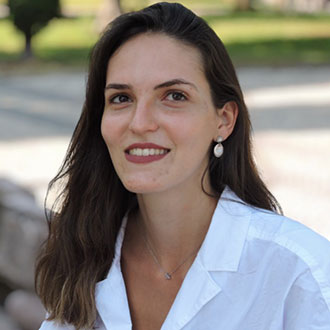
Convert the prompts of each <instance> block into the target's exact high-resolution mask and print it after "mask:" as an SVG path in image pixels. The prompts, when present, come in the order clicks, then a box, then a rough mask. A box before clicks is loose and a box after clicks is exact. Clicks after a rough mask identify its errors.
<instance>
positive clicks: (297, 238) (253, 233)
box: [248, 206, 330, 274]
mask: <svg viewBox="0 0 330 330" xmlns="http://www.w3.org/2000/svg"><path fill="white" fill-rule="evenodd" d="M248 207H249V206H248ZM250 208H251V222H250V227H249V232H248V239H258V240H263V241H267V242H269V243H273V244H276V245H279V246H281V247H282V248H284V249H285V250H287V251H288V253H289V254H294V255H297V256H298V257H299V258H301V259H302V260H304V261H305V262H306V263H307V264H308V265H309V266H312V265H313V264H315V263H317V264H319V265H322V266H324V267H325V269H326V270H327V274H330V242H329V241H328V240H327V239H326V238H325V237H323V236H321V235H320V234H318V233H316V232H315V231H313V230H312V229H310V228H308V227H307V226H305V225H303V224H302V223H299V222H298V221H295V220H292V219H290V218H287V217H285V216H282V215H279V214H277V213H274V212H270V211H267V210H262V209H257V208H252V207H250Z"/></svg>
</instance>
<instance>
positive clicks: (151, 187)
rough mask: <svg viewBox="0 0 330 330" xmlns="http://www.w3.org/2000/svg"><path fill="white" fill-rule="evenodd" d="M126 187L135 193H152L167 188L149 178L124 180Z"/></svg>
mask: <svg viewBox="0 0 330 330" xmlns="http://www.w3.org/2000/svg"><path fill="white" fill-rule="evenodd" d="M122 182H123V185H124V187H125V188H126V189H127V190H128V191H130V192H132V193H135V194H150V193H156V192H161V191H163V190H165V187H164V186H162V185H161V184H160V183H159V182H155V181H153V182H148V181H147V180H142V181H137V180H134V181H133V180H132V181H122Z"/></svg>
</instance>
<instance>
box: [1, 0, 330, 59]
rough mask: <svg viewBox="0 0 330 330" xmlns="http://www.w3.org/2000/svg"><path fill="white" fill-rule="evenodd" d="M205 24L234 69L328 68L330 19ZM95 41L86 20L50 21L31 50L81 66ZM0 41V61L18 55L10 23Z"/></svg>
mask: <svg viewBox="0 0 330 330" xmlns="http://www.w3.org/2000/svg"><path fill="white" fill-rule="evenodd" d="M66 1H72V3H73V2H74V1H76V0H66ZM127 1H130V0H127ZM187 1H193V0H187ZM127 3H128V2H127ZM206 20H207V21H208V22H209V24H210V25H211V27H213V28H214V29H215V31H216V32H217V33H218V35H219V36H220V38H221V39H222V40H223V42H224V43H225V45H226V47H227V48H228V51H229V53H230V55H231V56H232V58H233V60H234V62H235V63H236V64H237V65H245V64H248V65H267V64H269V65H272V64H278V65H281V64H298V63H304V64H320V63H323V64H324V63H327V64H329V63H330V16H326V15H291V16H285V15H280V14H276V13H275V14H274V13H272V14H267V13H244V14H230V15H225V16H212V17H206ZM97 37H98V32H97V25H96V24H95V21H94V19H93V18H92V17H91V16H90V17H83V18H70V19H69V18H62V19H54V20H52V21H51V22H50V23H49V25H48V26H47V27H46V28H44V29H43V30H42V31H41V32H40V33H39V34H37V35H36V36H35V38H34V39H33V48H34V50H35V54H36V55H37V58H39V59H42V60H43V61H52V62H58V63H66V64H70V65H71V64H78V65H85V63H86V61H87V57H88V54H89V52H90V49H91V47H92V46H93V44H94V43H95V41H96V40H97ZM0 40H1V43H0V60H8V59H10V58H17V57H18V56H19V54H20V52H21V51H22V50H23V47H24V38H23V35H22V34H21V33H19V32H18V31H17V30H16V29H15V28H14V27H13V24H12V23H11V21H9V19H0Z"/></svg>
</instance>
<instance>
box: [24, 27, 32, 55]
mask: <svg viewBox="0 0 330 330" xmlns="http://www.w3.org/2000/svg"><path fill="white" fill-rule="evenodd" d="M24 36H25V49H24V52H23V55H22V58H23V59H28V58H31V57H32V56H33V53H32V48H31V40H32V34H31V33H30V32H25V33H24Z"/></svg>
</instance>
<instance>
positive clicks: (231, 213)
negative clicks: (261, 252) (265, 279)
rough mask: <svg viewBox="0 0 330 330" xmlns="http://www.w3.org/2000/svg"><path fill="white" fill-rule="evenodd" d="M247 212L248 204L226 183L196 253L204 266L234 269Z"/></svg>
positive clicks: (248, 212)
mask: <svg viewBox="0 0 330 330" xmlns="http://www.w3.org/2000/svg"><path fill="white" fill-rule="evenodd" d="M251 214H252V209H251V207H248V206H247V204H246V203H245V202H243V201H242V200H241V199H240V198H238V197H237V196H236V195H235V193H234V192H232V191H231V190H230V189H229V188H228V187H226V188H225V189H224V191H223V193H222V195H221V197H220V199H219V201H218V204H217V207H216V209H215V212H214V214H213V217H212V220H211V224H210V227H209V229H208V232H207V234H206V236H205V239H204V242H203V244H202V246H201V248H200V250H199V253H198V258H199V260H200V262H201V263H202V265H203V266H204V268H205V269H206V270H208V271H237V269H238V266H239V261H240V258H241V255H242V252H243V247H244V243H245V240H246V236H247V233H248V228H249V224H250V219H251Z"/></svg>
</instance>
